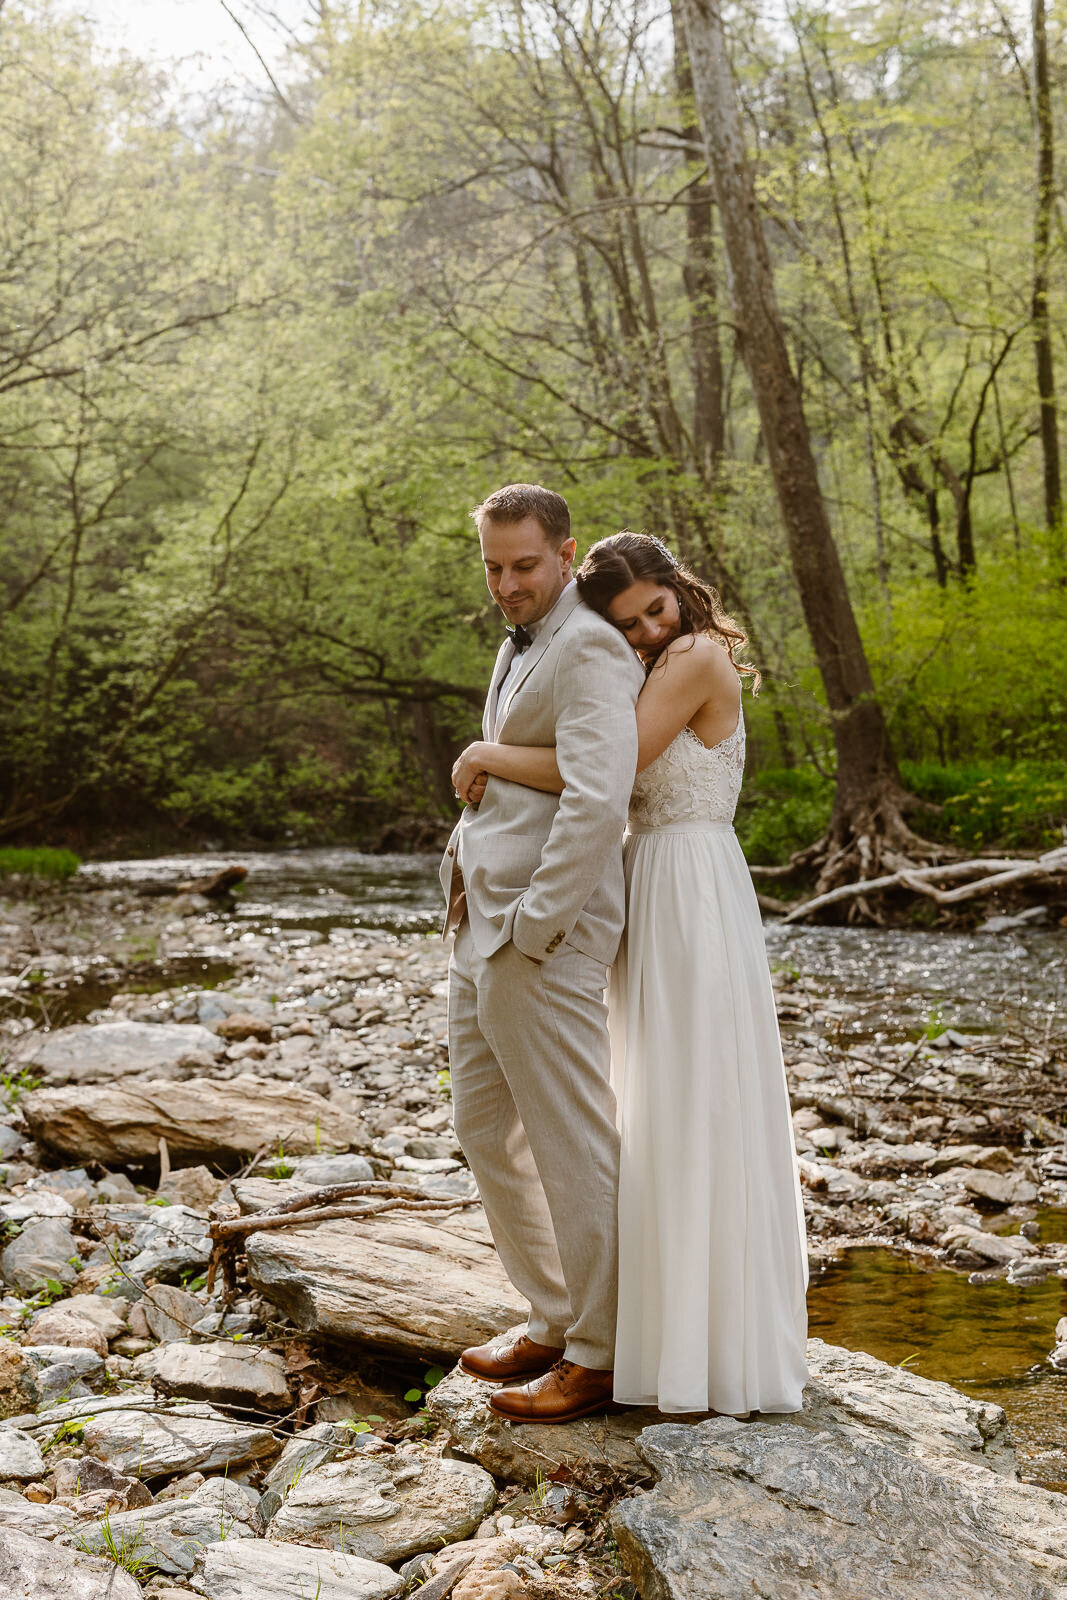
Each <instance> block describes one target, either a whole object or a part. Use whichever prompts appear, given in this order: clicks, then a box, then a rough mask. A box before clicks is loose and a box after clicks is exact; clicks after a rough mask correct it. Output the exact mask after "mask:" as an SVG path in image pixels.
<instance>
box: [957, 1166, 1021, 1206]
mask: <svg viewBox="0 0 1067 1600" xmlns="http://www.w3.org/2000/svg"><path fill="white" fill-rule="evenodd" d="M961 1179H962V1183H963V1187H964V1188H965V1189H966V1190H967V1192H968V1193H969V1194H974V1195H978V1196H979V1197H980V1198H981V1199H983V1200H988V1201H989V1202H990V1203H991V1204H992V1205H996V1206H1026V1205H1030V1204H1032V1202H1033V1201H1034V1200H1036V1199H1037V1186H1036V1184H1033V1183H1031V1182H1030V1180H1029V1178H1027V1177H1025V1176H1024V1175H1023V1174H1022V1173H1021V1172H1011V1173H1000V1172H969V1171H964V1172H963V1173H962V1174H961Z"/></svg>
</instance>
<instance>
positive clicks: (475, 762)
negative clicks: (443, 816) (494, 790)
mask: <svg viewBox="0 0 1067 1600" xmlns="http://www.w3.org/2000/svg"><path fill="white" fill-rule="evenodd" d="M481 774H488V775H489V776H490V777H492V778H505V779H506V780H507V781H508V782H509V783H523V784H525V785H526V787H527V788H528V789H541V790H543V791H544V792H545V793H546V794H562V793H563V779H562V778H561V777H560V775H559V767H558V766H557V765H556V750H555V746H554V745H527V744H491V743H490V742H489V741H488V740H485V739H478V740H476V741H475V743H474V744H469V745H468V746H467V748H466V750H464V752H463V754H462V755H461V756H460V757H459V759H458V761H457V762H456V764H455V766H454V767H453V768H452V787H453V788H454V789H456V790H457V791H458V793H459V797H460V799H461V800H466V801H468V803H470V804H473V805H476V804H477V803H478V800H480V799H481V797H482V794H483V793H484V792H485V785H484V782H483V783H482V784H481V786H480V792H478V794H477V796H476V798H472V796H471V789H472V786H473V785H474V784H475V783H476V782H477V780H478V778H479V776H480V775H481Z"/></svg>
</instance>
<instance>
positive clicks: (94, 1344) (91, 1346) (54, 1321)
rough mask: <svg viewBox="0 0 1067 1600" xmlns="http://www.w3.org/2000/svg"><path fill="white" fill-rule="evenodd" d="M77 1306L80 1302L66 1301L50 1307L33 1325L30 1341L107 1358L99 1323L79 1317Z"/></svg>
mask: <svg viewBox="0 0 1067 1600" xmlns="http://www.w3.org/2000/svg"><path fill="white" fill-rule="evenodd" d="M79 1298H80V1299H82V1300H87V1299H88V1298H89V1296H88V1295H81V1296H79ZM76 1304H77V1302H76V1301H73V1300H64V1301H61V1302H60V1304H59V1305H57V1306H46V1307H45V1309H44V1310H43V1311H40V1312H38V1314H37V1315H36V1316H35V1317H34V1319H33V1321H32V1322H31V1323H30V1328H29V1335H28V1337H29V1339H30V1340H32V1342H33V1343H34V1344H36V1345H52V1346H58V1345H65V1346H69V1347H71V1348H73V1349H84V1350H93V1351H95V1352H96V1354H97V1355H98V1356H106V1355H107V1340H106V1339H105V1338H104V1335H103V1334H102V1333H101V1331H100V1329H99V1328H98V1327H97V1326H96V1324H95V1322H90V1320H89V1318H88V1317H80V1316H79V1315H78V1313H77V1311H76V1309H75V1307H76ZM121 1332H122V1327H121V1324H120V1326H119V1333H121ZM116 1337H117V1335H116Z"/></svg>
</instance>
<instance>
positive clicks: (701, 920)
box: [453, 532, 807, 1416]
mask: <svg viewBox="0 0 1067 1600" xmlns="http://www.w3.org/2000/svg"><path fill="white" fill-rule="evenodd" d="M577 580H578V587H579V590H580V593H581V596H582V599H583V600H584V601H585V602H586V604H587V605H589V606H591V607H592V608H593V609H594V610H595V611H598V612H600V613H601V615H602V616H605V617H607V619H608V620H609V621H610V622H612V623H614V624H615V626H616V627H617V628H618V629H619V630H620V632H621V633H622V634H623V635H624V637H625V638H626V639H628V640H629V642H630V644H631V645H632V646H633V648H634V649H635V650H636V651H637V653H638V654H639V656H640V657H641V659H642V661H643V662H644V664H645V667H646V669H647V679H646V683H645V687H644V689H643V690H642V692H641V696H640V698H639V700H638V703H637V724H638V735H639V752H638V762H637V773H638V776H637V781H636V783H635V785H634V790H633V794H632V796H631V800H630V820H629V831H628V834H627V838H626V846H625V853H626V883H627V918H626V932H625V935H624V938H623V944H622V947H621V949H620V952H619V958H618V961H617V963H616V966H615V968H614V970H613V972H612V977H611V983H610V986H609V994H608V1002H609V1010H610V1015H611V1031H612V1082H613V1086H614V1089H615V1094H616V1098H617V1100H618V1106H619V1121H620V1129H621V1134H622V1157H621V1169H620V1178H619V1332H618V1342H617V1347H616V1356H615V1398H616V1400H618V1401H621V1402H623V1403H625V1404H629V1405H654V1406H658V1408H659V1409H660V1410H661V1411H666V1412H682V1411H698V1412H703V1411H718V1412H722V1413H726V1414H731V1415H734V1416H741V1415H744V1414H746V1413H748V1412H750V1411H775V1412H788V1411H797V1410H799V1409H800V1405H801V1391H802V1390H803V1387H804V1383H805V1379H806V1377H807V1369H806V1364H805V1337H806V1327H807V1321H806V1310H805V1289H806V1285H807V1255H806V1250H805V1243H804V1214H803V1207H802V1203H801V1199H800V1189H799V1184H798V1181H797V1175H796V1162H795V1157H794V1148H793V1137H792V1126H791V1122H790V1115H789V1100H788V1094H787V1090H786V1083H785V1073H784V1069H783V1065H782V1052H781V1044H780V1041H779V1037H778V1025H777V1019H776V1016H775V1008H774V996H773V992H772V989H771V983H770V975H769V972H768V968H767V958H766V952H765V949H764V944H763V930H762V926H761V923H760V915H759V907H758V904H757V901H756V896H755V892H754V890H753V888H752V882H751V879H750V877H749V873H748V868H747V866H746V864H745V859H744V856H743V855H742V853H741V847H740V845H739V844H738V842H737V837H736V835H735V833H734V830H733V816H734V811H735V809H736V806H737V798H738V794H739V793H740V789H741V777H742V772H743V769H744V760H745V727H744V720H743V716H742V711H741V675H743V674H753V675H754V676H755V677H756V681H757V686H758V674H757V673H756V672H755V669H754V668H752V667H748V666H745V665H742V664H739V663H738V662H737V661H736V660H735V652H736V651H737V649H738V648H740V647H741V646H742V645H743V644H744V642H745V639H744V634H743V633H742V632H741V631H740V629H739V628H737V626H736V625H735V624H734V623H733V622H732V621H731V620H730V618H728V617H727V616H725V615H724V613H723V611H722V608H721V606H720V604H719V600H718V596H717V595H716V593H715V591H714V590H713V589H711V588H709V587H708V585H707V584H705V583H703V582H702V581H701V580H700V579H699V578H697V577H696V576H695V575H694V574H693V573H692V572H690V571H689V569H688V568H687V567H685V566H684V565H682V563H680V562H679V561H676V560H675V558H674V557H673V556H672V555H671V553H670V551H669V550H668V549H667V547H666V546H665V545H664V544H662V543H661V541H660V540H658V539H654V538H651V537H650V536H649V535H647V534H640V533H630V532H623V533H618V534H615V535H614V536H613V537H612V538H610V539H603V540H601V541H600V543H599V544H596V545H594V546H593V548H592V549H591V550H590V552H589V554H588V555H587V556H586V558H585V561H584V562H583V563H582V566H581V567H580V569H579V571H578V573H577ZM490 775H491V776H495V777H498V778H504V779H509V780H511V781H512V782H515V783H525V784H528V785H530V786H531V787H533V788H537V789H545V790H550V791H552V792H555V793H559V792H561V790H562V787H563V785H562V781H561V779H560V775H559V770H558V768H557V766H556V761H555V752H554V750H552V749H534V748H530V747H523V746H516V745H502V744H492V743H486V742H484V741H480V742H478V743H476V744H473V745H470V746H469V747H468V748H467V749H466V750H465V751H464V752H463V754H462V756H461V757H460V758H459V760H458V761H457V763H456V768H455V772H454V774H453V781H454V782H455V786H456V788H457V790H458V791H459V793H460V794H461V796H463V798H465V799H467V800H469V801H470V802H471V803H474V804H476V803H477V801H478V800H479V799H480V798H481V795H482V793H483V792H484V787H485V783H486V780H487V777H488V776H490Z"/></svg>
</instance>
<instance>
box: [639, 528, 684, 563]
mask: <svg viewBox="0 0 1067 1600" xmlns="http://www.w3.org/2000/svg"><path fill="white" fill-rule="evenodd" d="M645 538H646V539H649V540H651V542H652V543H653V544H654V545H655V547H656V549H657V550H658V551H659V553H660V555H661V556H662V557H663V559H664V561H665V562H666V563H667V565H668V566H669V567H676V566H677V565H678V561H677V558H676V557H675V556H673V555H672V554H671V552H670V551H669V550H668V549H667V546H666V545H665V544H664V543H663V540H662V539H657V538H656V535H655V534H654V533H646V534H645Z"/></svg>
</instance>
